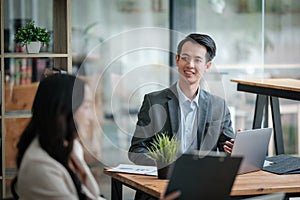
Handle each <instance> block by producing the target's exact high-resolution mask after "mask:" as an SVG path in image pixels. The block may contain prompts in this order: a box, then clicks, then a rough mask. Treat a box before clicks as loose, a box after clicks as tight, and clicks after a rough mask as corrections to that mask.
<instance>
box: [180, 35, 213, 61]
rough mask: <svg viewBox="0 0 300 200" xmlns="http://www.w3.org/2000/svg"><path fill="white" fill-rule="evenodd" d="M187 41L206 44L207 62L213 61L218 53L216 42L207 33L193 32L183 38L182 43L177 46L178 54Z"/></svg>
mask: <svg viewBox="0 0 300 200" xmlns="http://www.w3.org/2000/svg"><path fill="white" fill-rule="evenodd" d="M186 42H192V43H198V44H200V45H203V46H205V48H206V51H207V53H206V62H209V61H211V60H212V59H213V58H214V57H215V55H216V50H217V47H216V44H215V42H214V40H213V39H212V38H211V37H210V36H208V35H205V34H199V33H192V34H189V35H188V36H186V37H185V38H184V39H183V40H181V41H180V43H179V44H178V46H177V54H178V55H180V53H181V49H182V46H183V45H184V43H186Z"/></svg>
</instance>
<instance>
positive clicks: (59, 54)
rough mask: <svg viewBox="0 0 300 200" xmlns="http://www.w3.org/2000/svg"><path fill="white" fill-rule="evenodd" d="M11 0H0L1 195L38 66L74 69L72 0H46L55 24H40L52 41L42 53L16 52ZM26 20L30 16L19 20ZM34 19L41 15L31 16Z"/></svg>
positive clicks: (26, 116) (7, 193)
mask: <svg viewBox="0 0 300 200" xmlns="http://www.w3.org/2000/svg"><path fill="white" fill-rule="evenodd" d="M12 2H13V1H10V0H0V19H1V21H0V65H1V66H0V95H1V96H0V101H1V102H0V103H1V112H0V119H1V120H0V125H1V127H0V131H1V134H0V186H1V188H0V199H2V198H7V197H9V196H10V188H9V187H10V185H9V184H10V182H11V180H12V178H13V177H14V176H15V174H16V164H15V156H16V152H17V151H16V144H17V142H18V139H19V137H20V134H21V133H22V131H23V129H24V127H25V126H26V125H27V123H28V122H29V120H30V117H31V113H30V109H31V105H32V102H33V99H34V96H35V93H36V90H37V87H38V80H39V78H40V77H39V76H40V73H42V70H43V69H39V67H46V68H51V67H55V68H59V69H61V70H65V71H67V72H69V73H71V72H72V48H71V0H51V1H44V2H47V3H49V2H50V3H49V4H51V7H52V11H51V13H52V16H51V17H52V19H51V20H50V21H52V24H53V27H46V26H45V25H43V24H39V25H40V26H43V27H46V28H47V29H48V30H49V31H51V32H52V36H51V37H52V43H50V45H49V48H47V49H46V50H42V51H43V52H41V53H39V54H27V53H24V52H16V50H15V49H14V45H15V44H13V43H12V39H11V38H12V37H13V31H11V27H13V26H15V24H16V22H14V21H12V20H11V19H7V16H10V17H11V16H13V15H12V14H11V13H8V12H10V11H11V10H13V9H12V8H11V9H7V8H9V7H15V6H16V5H13V3H12ZM30 2H33V1H30ZM30 2H29V1H27V0H24V1H22V3H21V4H20V5H18V6H19V7H20V6H22V5H28V4H27V3H30ZM34 3H36V4H37V5H34V6H33V7H35V8H36V7H37V9H40V7H39V6H41V4H40V1H34ZM14 9H15V8H14ZM48 9H49V8H48ZM38 12H40V11H38ZM18 17H19V16H18ZM18 20H20V18H19V19H18ZM26 20H27V18H26V19H21V20H20V21H26ZM32 20H34V21H36V20H38V19H36V18H34V17H32ZM8 23H9V24H8ZM19 25H24V24H19ZM7 27H9V28H7ZM7 29H8V30H7ZM18 65H19V66H18ZM12 66H13V67H12ZM16 66H18V67H16ZM18 77H19V78H20V79H19V80H18ZM24 77H25V78H24ZM12 78H13V79H12Z"/></svg>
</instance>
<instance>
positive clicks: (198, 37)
mask: <svg viewBox="0 0 300 200" xmlns="http://www.w3.org/2000/svg"><path fill="white" fill-rule="evenodd" d="M215 54H216V45H215V42H214V41H213V39H212V38H211V37H210V36H208V35H204V34H190V35H188V36H186V37H185V38H184V39H183V40H182V41H181V42H180V43H179V44H178V47H177V55H176V57H175V60H176V65H177V67H178V72H179V74H180V78H179V80H178V81H177V82H176V83H175V84H173V85H172V86H171V87H170V88H166V89H164V90H161V91H157V92H152V93H149V94H146V95H145V97H144V101H143V105H142V107H141V109H140V111H139V114H138V121H137V124H136V129H135V132H134V135H133V138H132V141H131V146H130V149H129V153H128V156H129V159H130V160H131V161H132V162H134V163H136V164H142V165H154V162H153V161H152V160H150V159H149V158H148V157H147V156H145V154H147V153H148V150H147V147H150V146H151V143H152V142H153V140H154V138H155V137H154V136H155V134H168V135H169V136H170V137H172V136H175V137H176V138H178V140H179V141H180V153H184V152H188V151H190V150H203V151H217V150H219V151H225V152H226V153H228V154H230V153H231V148H232V146H233V141H234V140H233V138H234V133H233V130H232V126H231V117H230V112H229V109H228V107H227V105H226V103H225V101H224V99H222V98H220V97H218V96H215V95H213V94H210V93H209V92H208V91H206V90H204V89H203V88H201V84H200V81H201V79H202V78H203V75H204V74H205V72H207V71H208V70H209V69H210V67H211V65H212V59H213V58H214V57H215ZM231 141H232V142H231Z"/></svg>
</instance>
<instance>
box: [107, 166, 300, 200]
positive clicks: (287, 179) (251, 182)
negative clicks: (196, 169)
mask: <svg viewBox="0 0 300 200" xmlns="http://www.w3.org/2000/svg"><path fill="white" fill-rule="evenodd" d="M104 173H105V174H107V175H109V176H111V178H112V184H111V187H112V189H111V199H112V200H121V199H122V185H126V186H128V187H130V188H132V189H135V190H141V191H143V192H145V193H147V194H149V195H151V196H153V197H156V198H159V196H160V194H162V193H163V192H164V190H165V188H166V186H167V184H168V180H159V179H157V177H156V176H145V175H136V174H126V173H116V172H108V171H107V170H104ZM275 192H284V193H286V196H287V197H295V196H300V174H293V175H276V174H273V173H269V172H265V171H257V172H252V173H247V174H243V175H237V177H236V179H235V182H234V185H233V187H232V190H231V196H232V197H240V196H252V195H262V194H269V193H275Z"/></svg>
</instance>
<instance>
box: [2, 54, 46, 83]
mask: <svg viewBox="0 0 300 200" xmlns="http://www.w3.org/2000/svg"><path fill="white" fill-rule="evenodd" d="M48 61H49V59H47V58H10V59H9V62H8V64H7V65H8V67H6V70H5V82H6V84H13V85H26V84H30V83H32V82H38V81H40V79H41V77H42V74H43V73H44V72H45V70H46V68H47V65H48Z"/></svg>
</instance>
